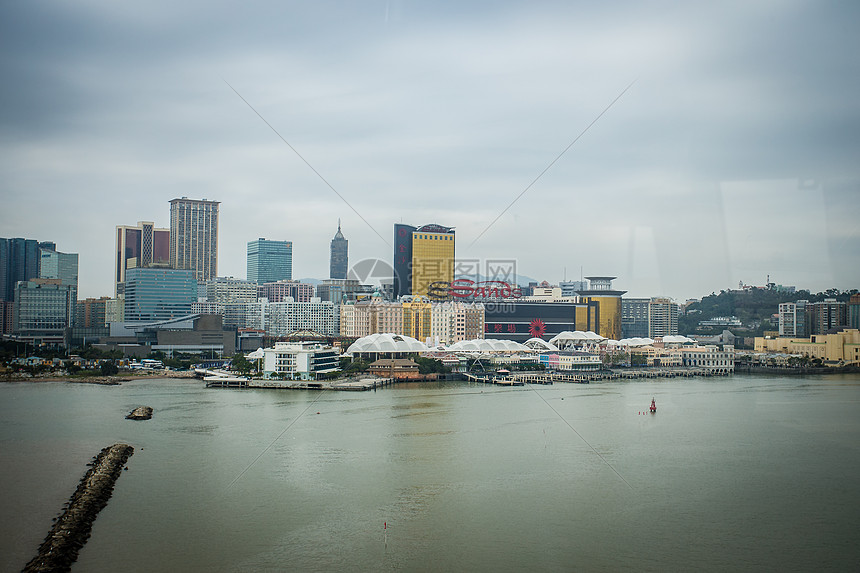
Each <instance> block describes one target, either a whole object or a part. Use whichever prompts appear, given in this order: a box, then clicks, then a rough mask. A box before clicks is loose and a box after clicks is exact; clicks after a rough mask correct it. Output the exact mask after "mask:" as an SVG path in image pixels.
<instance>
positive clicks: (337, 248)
mask: <svg viewBox="0 0 860 573" xmlns="http://www.w3.org/2000/svg"><path fill="white" fill-rule="evenodd" d="M348 247H349V241H347V240H346V239H345V238H344V236H343V233H341V232H340V219H338V220H337V233H335V235H334V239H332V240H331V256H330V258H329V278H331V279H345V278H346V272H347V269H348V268H349V249H348Z"/></svg>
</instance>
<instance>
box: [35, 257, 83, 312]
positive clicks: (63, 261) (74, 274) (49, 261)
mask: <svg viewBox="0 0 860 573" xmlns="http://www.w3.org/2000/svg"><path fill="white" fill-rule="evenodd" d="M39 278H42V279H55V280H58V281H60V284H61V285H64V286H67V287H69V290H70V293H69V296H70V298H71V304H70V305H69V315H68V317H67V321H66V324H67V326H74V324H75V319H76V318H77V316H76V309H75V305H76V304H77V300H78V254H77V253H60V252H58V251H57V250H56V248H54V249H50V248H41V249H39Z"/></svg>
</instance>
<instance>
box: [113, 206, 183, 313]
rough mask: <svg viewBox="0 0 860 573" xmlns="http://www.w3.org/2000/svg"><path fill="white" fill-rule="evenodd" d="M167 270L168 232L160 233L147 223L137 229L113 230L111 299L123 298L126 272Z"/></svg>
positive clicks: (152, 224) (168, 261)
mask: <svg viewBox="0 0 860 573" xmlns="http://www.w3.org/2000/svg"><path fill="white" fill-rule="evenodd" d="M169 266H170V229H160V228H157V227H156V226H155V224H154V223H151V222H149V221H140V222H139V223H138V224H137V226H136V227H130V226H126V225H117V227H116V273H115V274H114V296H117V295H121V294H122V288H123V285H124V284H125V271H126V270H127V269H133V268H148V267H164V268H166V267H169Z"/></svg>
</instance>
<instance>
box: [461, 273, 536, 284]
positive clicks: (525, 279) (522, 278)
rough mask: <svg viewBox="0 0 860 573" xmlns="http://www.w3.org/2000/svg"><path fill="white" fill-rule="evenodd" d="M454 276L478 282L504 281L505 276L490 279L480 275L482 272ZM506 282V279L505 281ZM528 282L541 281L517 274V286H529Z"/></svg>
mask: <svg viewBox="0 0 860 573" xmlns="http://www.w3.org/2000/svg"><path fill="white" fill-rule="evenodd" d="M454 278H458V279H461V278H462V279H469V280H473V281H479V282H480V281H487V280H503V281H506V279H505V278H493V279H490V278H489V277H486V276H484V275H482V274H480V273H478V274H477V275H456V276H455V277H454ZM506 282H507V281H506ZM530 282H536V283H540V282H541V281H539V280H537V279H533V278H531V277H527V276H525V275H517V284H518V285H519V286H529V283H530Z"/></svg>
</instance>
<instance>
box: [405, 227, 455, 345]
mask: <svg viewBox="0 0 860 573" xmlns="http://www.w3.org/2000/svg"><path fill="white" fill-rule="evenodd" d="M453 280H454V229H452V228H449V227H443V226H441V225H424V226H423V227H419V228H418V229H416V230H414V231H412V294H413V295H417V296H427V294H428V287H429V286H430V284H431V283H434V282H437V281H442V282H446V283H450V282H451V281H453ZM428 336H429V332H428ZM414 338H418V339H419V340H422V339H421V338H419V337H417V336H416V337H414Z"/></svg>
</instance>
